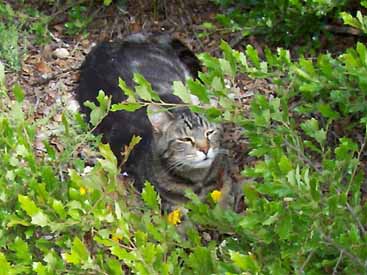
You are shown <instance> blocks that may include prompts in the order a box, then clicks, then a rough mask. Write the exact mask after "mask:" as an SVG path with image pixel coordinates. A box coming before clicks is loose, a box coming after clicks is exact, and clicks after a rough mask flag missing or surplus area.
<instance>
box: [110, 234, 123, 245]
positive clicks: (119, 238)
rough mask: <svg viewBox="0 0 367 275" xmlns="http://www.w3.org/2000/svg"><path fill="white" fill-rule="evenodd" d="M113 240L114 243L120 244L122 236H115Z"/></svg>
mask: <svg viewBox="0 0 367 275" xmlns="http://www.w3.org/2000/svg"><path fill="white" fill-rule="evenodd" d="M111 239H112V240H113V241H114V242H117V243H118V242H119V241H120V240H121V237H120V236H118V235H115V234H113V235H112V238H111Z"/></svg>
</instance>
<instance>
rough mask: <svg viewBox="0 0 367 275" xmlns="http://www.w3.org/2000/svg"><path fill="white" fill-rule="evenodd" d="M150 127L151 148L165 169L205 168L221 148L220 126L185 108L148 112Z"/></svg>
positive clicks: (210, 163)
mask: <svg viewBox="0 0 367 275" xmlns="http://www.w3.org/2000/svg"><path fill="white" fill-rule="evenodd" d="M149 120H150V122H151V124H152V126H153V130H154V143H155V145H154V146H155V148H154V150H155V151H156V152H157V153H158V155H159V156H160V158H162V159H164V160H165V161H166V163H167V166H168V167H167V168H168V169H174V170H183V171H185V170H190V169H205V168H209V167H210V166H211V165H212V163H213V161H214V160H215V158H216V157H217V156H218V154H219V153H220V152H221V137H222V128H221V126H220V125H218V124H215V123H212V122H209V121H208V120H207V119H206V118H205V117H203V116H202V115H199V114H196V113H192V112H190V111H189V110H187V109H181V110H176V111H173V112H170V111H164V112H154V113H152V114H150V115H149Z"/></svg>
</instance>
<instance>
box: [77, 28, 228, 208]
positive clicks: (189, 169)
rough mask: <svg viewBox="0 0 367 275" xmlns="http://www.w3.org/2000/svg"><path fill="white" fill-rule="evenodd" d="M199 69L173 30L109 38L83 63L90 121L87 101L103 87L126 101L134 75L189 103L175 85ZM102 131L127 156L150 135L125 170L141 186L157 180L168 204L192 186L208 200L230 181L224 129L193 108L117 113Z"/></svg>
mask: <svg viewBox="0 0 367 275" xmlns="http://www.w3.org/2000/svg"><path fill="white" fill-rule="evenodd" d="M199 68H200V64H199V61H198V60H197V58H196V57H195V55H194V54H193V53H192V52H191V51H190V50H189V49H188V48H187V47H186V46H184V45H183V44H182V43H181V42H180V41H178V40H176V39H172V38H170V37H169V36H166V35H142V34H136V35H132V36H130V37H128V38H127V39H125V40H123V41H118V42H104V43H102V44H100V45H98V46H97V47H96V48H95V49H93V50H92V51H91V53H89V54H88V56H87V57H86V60H85V62H84V63H83V65H82V68H81V76H80V83H79V87H78V89H77V91H76V92H77V99H78V100H79V103H80V105H81V111H82V112H84V113H86V115H87V118H88V117H89V110H88V109H87V108H85V107H84V106H83V102H84V101H86V100H89V101H92V102H96V99H95V98H96V96H97V94H98V91H99V90H101V89H102V90H104V91H105V93H106V94H108V95H111V96H112V102H113V103H117V102H121V101H123V100H125V99H126V96H125V95H124V94H123V93H122V92H121V90H120V88H119V87H118V78H119V77H120V78H122V79H123V80H124V81H125V82H126V83H127V85H128V86H130V87H133V86H134V83H133V80H132V76H133V73H134V72H139V73H141V74H142V75H143V76H144V77H145V78H146V79H147V80H148V81H149V82H150V83H151V85H152V87H153V89H154V90H155V91H156V92H157V93H158V94H159V96H160V97H161V99H163V100H164V101H165V102H169V103H182V101H181V100H180V99H179V98H178V97H176V96H174V95H173V94H172V83H173V81H176V80H181V81H183V82H184V81H185V80H186V79H187V78H189V77H192V78H195V77H197V75H198V71H199ZM97 133H102V134H103V137H104V141H105V142H108V143H110V145H111V148H112V150H113V152H114V153H115V155H116V156H117V158H118V159H119V161H121V151H122V150H123V148H124V146H125V145H126V144H128V143H129V141H130V139H131V137H132V136H133V135H139V136H141V137H142V141H141V142H140V143H139V144H138V145H137V146H136V147H135V148H134V151H133V152H132V154H131V156H130V158H129V160H128V162H127V163H126V164H125V165H124V167H123V169H124V171H127V172H128V173H129V174H130V175H132V176H133V177H134V178H135V182H136V187H137V188H138V189H139V190H141V188H142V186H143V183H144V181H145V180H149V181H150V182H151V183H152V184H154V186H155V187H156V189H157V190H158V192H159V193H160V195H161V198H162V201H163V202H164V206H165V208H171V207H172V206H174V205H177V204H180V203H182V202H184V201H186V199H185V196H184V193H185V190H186V189H191V190H192V191H194V192H195V193H196V194H197V195H199V196H200V197H204V196H205V195H206V194H207V193H208V192H209V191H211V190H213V189H216V188H217V189H220V188H221V186H222V185H223V184H224V183H227V182H229V181H230V180H229V176H228V175H227V174H228V173H227V165H228V161H227V159H226V156H225V154H224V150H223V149H222V148H221V140H222V129H221V126H220V125H217V124H213V123H211V122H209V121H208V120H207V119H205V118H204V117H203V116H201V115H198V114H195V113H192V112H190V111H189V110H188V109H185V108H181V109H175V110H170V111H169V112H168V111H167V112H163V113H162V112H161V113H154V112H153V113H151V114H149V116H148V115H147V113H146V110H145V109H140V110H138V111H136V112H134V113H129V112H124V111H119V112H113V113H110V114H109V115H108V116H107V117H106V118H105V119H104V121H103V122H102V123H101V125H100V126H99V127H98V128H97Z"/></svg>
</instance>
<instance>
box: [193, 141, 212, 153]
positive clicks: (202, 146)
mask: <svg viewBox="0 0 367 275" xmlns="http://www.w3.org/2000/svg"><path fill="white" fill-rule="evenodd" d="M196 145H197V148H198V150H199V151H201V152H203V153H204V154H205V155H207V154H208V151H209V144H208V142H207V141H200V142H199V141H196Z"/></svg>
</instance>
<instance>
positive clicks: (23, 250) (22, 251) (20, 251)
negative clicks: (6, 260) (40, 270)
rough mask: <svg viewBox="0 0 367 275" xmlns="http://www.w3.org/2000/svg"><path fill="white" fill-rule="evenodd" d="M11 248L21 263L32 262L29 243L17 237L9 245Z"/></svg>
mask: <svg viewBox="0 0 367 275" xmlns="http://www.w3.org/2000/svg"><path fill="white" fill-rule="evenodd" d="M9 248H10V249H11V250H12V251H14V252H15V256H16V258H17V260H18V261H19V262H24V263H30V262H31V261H32V255H31V253H30V251H29V247H28V243H26V242H25V241H23V240H22V239H21V238H19V237H16V238H15V240H14V242H13V243H11V244H10V245H9Z"/></svg>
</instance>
